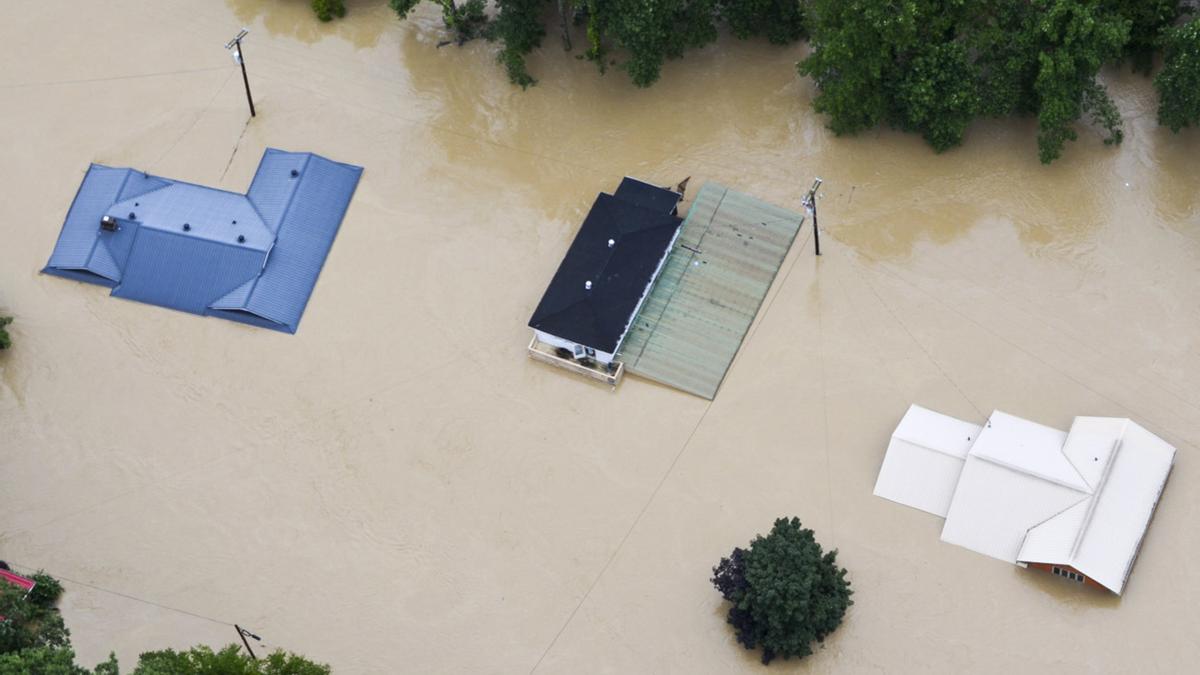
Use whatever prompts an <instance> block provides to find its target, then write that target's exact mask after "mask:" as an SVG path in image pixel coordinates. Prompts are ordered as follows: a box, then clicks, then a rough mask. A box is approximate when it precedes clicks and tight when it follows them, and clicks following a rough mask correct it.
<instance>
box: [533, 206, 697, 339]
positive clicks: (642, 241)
mask: <svg viewBox="0 0 1200 675" xmlns="http://www.w3.org/2000/svg"><path fill="white" fill-rule="evenodd" d="M680 222H681V221H680V220H679V219H678V218H676V217H674V216H672V215H670V214H669V213H667V212H666V211H659V210H653V209H649V208H644V207H642V206H638V205H637V204H634V203H632V202H629V201H625V200H623V199H618V198H617V197H615V196H613V195H608V194H601V195H599V196H598V197H597V198H596V201H595V203H594V204H593V205H592V209H591V211H590V212H588V215H587V218H585V219H584V221H583V224H582V225H581V226H580V228H579V233H578V234H577V235H575V241H573V242H572V243H571V247H570V248H569V249H568V250H567V254H566V256H564V257H563V261H562V263H561V264H560V265H559V267H558V271H557V272H555V274H554V278H553V279H552V280H551V281H550V286H549V287H548V288H547V289H546V293H545V294H544V295H543V296H542V301H541V302H540V303H538V306H537V309H535V310H534V312H533V317H532V318H530V320H529V326H530V327H532V328H534V329H537V330H540V331H543V332H545V333H549V334H551V335H555V336H557V337H560V338H563V339H566V340H571V341H572V342H577V343H579V344H583V345H587V346H589V347H592V348H594V349H597V350H600V351H604V352H613V351H615V350H616V348H617V345H618V343H619V342H620V339H621V336H622V335H624V333H625V328H626V326H627V325H628V322H629V319H630V316H631V315H632V314H633V310H634V309H635V308H636V307H637V304H638V301H639V300H641V297H642V294H643V293H644V292H645V290H646V287H647V286H648V285H649V283H650V281H651V280H652V279H653V277H654V273H655V271H656V270H657V269H658V266H659V263H660V262H661V261H662V259H663V257H664V256H666V254H667V251H668V248H669V247H670V245H671V242H672V240H674V238H675V234H676V232H678V230H679V224H680ZM610 241H611V242H612V243H611V245H610V243H609V242H610ZM588 282H591V288H588Z"/></svg>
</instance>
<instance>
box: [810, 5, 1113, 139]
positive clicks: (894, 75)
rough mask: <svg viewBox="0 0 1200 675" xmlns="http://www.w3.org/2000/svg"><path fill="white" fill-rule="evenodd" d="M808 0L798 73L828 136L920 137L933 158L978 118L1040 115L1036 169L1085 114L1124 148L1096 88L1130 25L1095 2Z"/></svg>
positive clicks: (1106, 99) (1109, 107)
mask: <svg viewBox="0 0 1200 675" xmlns="http://www.w3.org/2000/svg"><path fill="white" fill-rule="evenodd" d="M895 5H896V3H893V2H891V1H890V0H862V1H861V2H855V3H847V2H842V0H814V1H813V10H812V15H813V16H812V18H811V32H812V43H813V48H814V51H813V53H812V54H811V55H809V57H808V58H806V59H805V60H804V61H802V62H801V63H800V66H799V68H800V72H801V73H803V74H805V75H809V76H811V77H812V78H813V79H814V80H815V81H816V84H817V87H818V93H817V97H816V98H815V99H814V102H813V105H814V107H815V108H816V109H817V111H818V112H823V113H825V114H828V115H829V116H830V125H829V126H830V128H831V129H833V131H834V132H835V133H839V134H846V133H856V132H858V131H862V130H864V129H870V128H874V127H876V126H878V125H881V124H887V125H890V126H895V127H898V128H901V129H905V130H908V131H916V132H919V133H921V134H922V135H924V136H925V138H926V140H928V141H929V143H930V145H932V146H933V148H934V149H935V150H937V151H939V152H940V151H943V150H946V149H948V148H951V147H954V146H956V145H958V144H959V143H961V142H962V138H963V134H964V133H965V131H966V128H967V126H968V125H969V124H970V122H971V121H972V120H973V119H975V118H976V117H978V116H981V115H990V116H1007V115H1014V114H1015V115H1024V114H1031V115H1036V116H1037V118H1038V129H1039V134H1038V149H1039V155H1040V156H1041V159H1042V161H1043V162H1050V161H1052V160H1053V159H1055V158H1057V157H1058V156H1059V155H1060V154H1061V152H1062V148H1063V145H1064V144H1065V143H1066V141H1068V140H1073V139H1074V138H1075V131H1074V128H1073V126H1074V124H1075V122H1076V121H1077V120H1079V119H1080V118H1081V117H1082V116H1083V115H1084V114H1085V113H1087V114H1088V115H1089V116H1090V119H1091V121H1092V122H1093V123H1095V124H1097V125H1099V126H1101V127H1103V128H1104V129H1105V130H1106V131H1107V138H1106V142H1108V143H1115V142H1120V140H1121V135H1122V134H1121V120H1120V116H1119V115H1118V114H1117V111H1116V106H1115V105H1114V104H1113V103H1112V100H1111V99H1110V98H1109V97H1108V94H1107V92H1106V91H1105V89H1104V87H1103V85H1102V84H1100V83H1099V82H1098V81H1097V80H1096V75H1097V73H1098V72H1099V70H1100V67H1101V66H1102V65H1103V64H1104V63H1105V62H1108V61H1111V60H1113V59H1116V58H1118V57H1119V56H1120V55H1121V54H1122V49H1123V48H1124V47H1125V45H1126V44H1127V43H1128V41H1129V30H1130V25H1131V21H1130V20H1129V19H1127V18H1125V17H1123V16H1122V15H1121V14H1120V13H1119V12H1116V11H1114V10H1111V9H1106V8H1105V6H1103V5H1102V4H1101V3H1100V2H1098V1H1097V0H1029V2H1022V3H1016V2H1009V1H1007V0H977V1H976V2H970V3H966V2H962V1H961V0H911V1H909V2H904V3H900V5H899V6H898V7H897V6H895Z"/></svg>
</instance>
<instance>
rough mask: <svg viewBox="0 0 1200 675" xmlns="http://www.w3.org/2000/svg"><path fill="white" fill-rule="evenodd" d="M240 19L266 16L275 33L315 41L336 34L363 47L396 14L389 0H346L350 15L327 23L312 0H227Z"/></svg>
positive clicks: (374, 41)
mask: <svg viewBox="0 0 1200 675" xmlns="http://www.w3.org/2000/svg"><path fill="white" fill-rule="evenodd" d="M225 4H227V5H229V8H230V9H231V10H233V13H234V14H235V15H236V16H237V18H238V20H239V21H241V22H242V23H243V24H246V25H251V24H253V23H254V22H255V21H257V20H258V19H259V18H260V17H261V18H262V23H263V27H264V28H266V29H267V32H268V33H270V34H271V35H280V36H285V37H289V38H293V39H296V40H299V41H301V42H304V43H306V44H312V43H314V42H316V41H318V40H323V39H325V38H327V37H330V36H336V37H338V38H340V39H342V40H345V41H346V42H349V43H350V44H352V45H354V46H355V47H358V48H360V49H362V48H368V47H374V46H375V45H376V44H377V43H378V42H379V37H380V36H381V35H383V31H384V30H385V29H386V28H387V26H388V20H389V19H394V18H395V15H394V14H393V13H392V11H391V9H389V8H388V6H387V2H386V0H346V17H347V18H348V19H349V18H351V17H353V18H354V20H350V21H347V20H339V19H335V20H333V21H329V22H326V23H322V22H321V21H318V20H317V18H316V15H315V14H314V13H313V11H312V6H311V3H310V2H309V0H225Z"/></svg>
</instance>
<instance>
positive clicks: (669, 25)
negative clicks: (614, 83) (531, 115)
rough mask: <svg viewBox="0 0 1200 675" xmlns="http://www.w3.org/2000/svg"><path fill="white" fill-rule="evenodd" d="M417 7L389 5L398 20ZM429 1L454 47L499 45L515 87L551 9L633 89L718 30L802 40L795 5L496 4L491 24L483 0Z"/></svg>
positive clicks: (416, 0) (738, 1) (766, 1)
mask: <svg viewBox="0 0 1200 675" xmlns="http://www.w3.org/2000/svg"><path fill="white" fill-rule="evenodd" d="M420 1H421V0H389V2H390V4H391V6H392V8H393V9H394V10H396V13H397V14H398V15H399V16H400V18H402V19H403V18H405V17H407V16H408V15H409V13H410V12H412V10H413V9H414V8H415V7H416V6H417V5H418V4H420ZM428 1H429V2H434V3H436V4H437V5H439V6H440V7H441V9H442V19H443V21H444V23H445V24H446V28H447V29H449V30H450V31H451V32H452V33H453V34H454V35H455V38H456V39H457V40H458V41H459V42H460V43H461V42H463V41H465V40H469V39H472V38H475V37H479V36H482V37H486V38H488V39H492V40H497V41H499V42H500V43H501V51H500V55H499V60H500V63H501V64H503V65H504V68H505V70H506V72H507V73H508V76H509V79H511V80H512V81H513V82H514V83H516V84H520V85H521V86H528V85H530V84H532V83H533V82H534V78H533V77H532V75H530V73H529V71H528V70H527V68H526V64H525V58H526V56H528V55H529V53H530V52H532V51H533V50H534V49H537V48H538V47H540V46H541V42H542V38H543V37H544V36H545V35H546V33H547V27H546V25H545V22H546V21H551V20H553V21H563V22H566V20H567V18H568V17H567V16H563V17H558V14H556V12H555V11H551V10H550V8H551V5H555V6H556V10H557V12H562V13H563V14H565V15H569V16H570V17H578V18H579V20H580V21H582V22H584V23H585V24H586V30H587V38H588V47H587V51H586V52H585V54H584V55H585V57H586V58H588V59H589V60H591V61H593V62H595V63H596V65H597V66H598V67H599V68H600V70H601V72H603V71H605V70H606V69H607V67H608V65H609V64H610V62H612V61H613V60H614V57H619V60H617V61H616V62H617V65H618V66H619V67H620V68H621V69H623V70H625V71H626V72H628V73H629V77H630V79H632V80H633V83H634V84H636V85H637V86H639V87H645V86H649V85H651V84H653V83H654V82H655V81H657V80H658V78H659V75H660V73H661V71H662V66H663V64H664V63H665V62H666V60H667V59H673V58H679V57H680V56H683V54H684V52H685V51H686V50H688V49H694V48H697V47H702V46H704V45H706V44H708V43H710V42H712V41H713V40H716V39H717V35H718V33H719V27H720V26H721V25H722V24H723V23H724V24H727V25H728V26H729V28H730V30H731V32H733V34H734V35H736V36H738V37H740V38H749V37H753V36H758V35H762V36H766V38H767V39H768V40H770V41H771V42H773V43H776V44H786V43H789V42H793V41H795V40H798V39H800V38H801V37H803V36H804V35H805V27H804V12H803V3H802V2H801V1H800V0H656V1H655V2H646V1H645V0H563V1H562V2H555V3H550V2H549V0H495V7H496V11H495V18H494V19H489V18H488V15H487V13H486V11H485V10H486V3H485V2H483V0H428ZM556 17H558V18H557V19H556Z"/></svg>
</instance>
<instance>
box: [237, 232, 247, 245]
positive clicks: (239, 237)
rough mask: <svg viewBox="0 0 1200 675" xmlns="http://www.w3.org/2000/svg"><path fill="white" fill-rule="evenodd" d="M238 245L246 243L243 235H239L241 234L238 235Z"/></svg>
mask: <svg viewBox="0 0 1200 675" xmlns="http://www.w3.org/2000/svg"><path fill="white" fill-rule="evenodd" d="M238 243H239V244H244V243H246V237H245V235H241V234H239V235H238Z"/></svg>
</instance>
